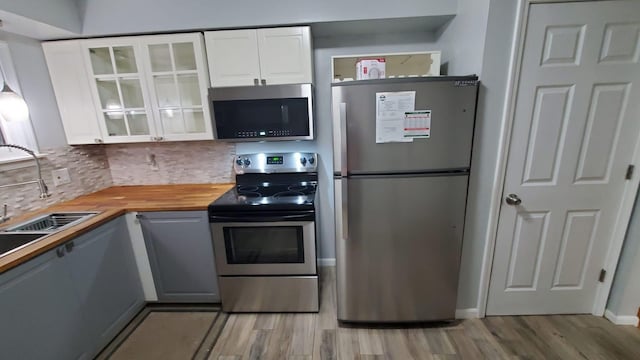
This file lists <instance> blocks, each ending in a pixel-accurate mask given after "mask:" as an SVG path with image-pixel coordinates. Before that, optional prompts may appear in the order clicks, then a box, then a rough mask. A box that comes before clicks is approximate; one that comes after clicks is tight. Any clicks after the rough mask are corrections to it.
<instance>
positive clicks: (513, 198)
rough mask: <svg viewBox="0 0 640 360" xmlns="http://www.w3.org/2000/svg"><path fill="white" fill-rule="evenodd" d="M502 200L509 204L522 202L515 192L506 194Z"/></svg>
mask: <svg viewBox="0 0 640 360" xmlns="http://www.w3.org/2000/svg"><path fill="white" fill-rule="evenodd" d="M504 201H506V203H507V204H509V205H520V204H522V199H520V197H519V196H518V195H516V194H509V195H507V197H506V198H505V199H504Z"/></svg>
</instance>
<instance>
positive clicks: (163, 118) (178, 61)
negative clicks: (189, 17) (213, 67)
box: [141, 33, 213, 140]
mask: <svg viewBox="0 0 640 360" xmlns="http://www.w3.org/2000/svg"><path fill="white" fill-rule="evenodd" d="M141 41H142V44H143V52H144V54H145V59H146V61H147V64H146V67H147V71H148V76H147V77H146V80H147V87H148V88H149V92H150V97H151V98H152V102H151V103H152V108H153V112H154V117H155V119H156V126H157V127H158V129H159V130H158V131H159V132H161V133H162V136H163V139H164V140H210V139H213V131H212V126H211V121H210V120H209V119H210V116H209V107H208V106H207V101H206V99H207V86H208V84H209V79H208V75H207V68H206V57H205V52H204V39H203V36H202V34H200V33H192V34H174V35H156V36H145V37H142V40H141Z"/></svg>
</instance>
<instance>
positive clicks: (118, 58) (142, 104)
mask: <svg viewBox="0 0 640 360" xmlns="http://www.w3.org/2000/svg"><path fill="white" fill-rule="evenodd" d="M83 48H84V55H85V61H86V65H87V68H88V69H89V77H90V79H91V81H90V82H91V83H92V86H91V90H92V92H93V97H94V103H95V105H96V107H95V111H96V114H97V118H98V124H99V125H100V130H101V131H102V134H103V140H104V142H105V143H123V142H141V141H150V140H152V137H153V136H155V134H156V129H155V127H154V122H153V119H152V111H151V103H150V99H149V97H148V95H147V94H148V91H147V89H146V84H145V82H144V76H145V75H144V64H143V62H142V54H141V49H140V45H139V40H138V39H137V38H135V37H121V38H108V39H92V40H85V41H83Z"/></svg>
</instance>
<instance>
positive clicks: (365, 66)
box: [356, 58, 386, 80]
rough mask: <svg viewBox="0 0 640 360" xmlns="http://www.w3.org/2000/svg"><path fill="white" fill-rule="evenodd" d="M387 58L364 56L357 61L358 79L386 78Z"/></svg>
mask: <svg viewBox="0 0 640 360" xmlns="http://www.w3.org/2000/svg"><path fill="white" fill-rule="evenodd" d="M385 68H386V61H385V58H363V59H360V60H358V61H357V62H356V80H367V79H384V78H385V77H386V74H385Z"/></svg>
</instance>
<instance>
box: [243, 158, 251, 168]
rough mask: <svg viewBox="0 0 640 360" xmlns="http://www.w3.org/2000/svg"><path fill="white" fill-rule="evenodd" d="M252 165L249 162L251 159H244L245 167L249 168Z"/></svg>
mask: <svg viewBox="0 0 640 360" xmlns="http://www.w3.org/2000/svg"><path fill="white" fill-rule="evenodd" d="M249 165H251V160H249V158H244V166H249Z"/></svg>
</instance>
